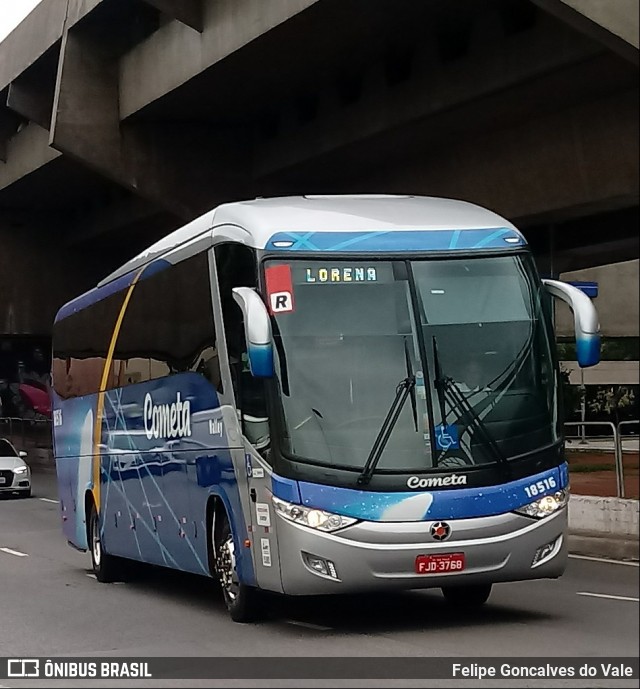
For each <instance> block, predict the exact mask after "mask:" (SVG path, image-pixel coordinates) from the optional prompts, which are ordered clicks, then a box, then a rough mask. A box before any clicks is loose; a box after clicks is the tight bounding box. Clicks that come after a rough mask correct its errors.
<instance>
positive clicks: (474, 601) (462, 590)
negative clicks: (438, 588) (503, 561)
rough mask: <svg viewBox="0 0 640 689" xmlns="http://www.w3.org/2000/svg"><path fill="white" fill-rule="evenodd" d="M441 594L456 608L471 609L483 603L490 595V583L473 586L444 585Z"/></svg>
mask: <svg viewBox="0 0 640 689" xmlns="http://www.w3.org/2000/svg"><path fill="white" fill-rule="evenodd" d="M442 594H443V596H444V597H445V600H446V601H447V603H449V605H453V606H455V607H456V608H459V609H460V610H462V609H465V608H466V609H468V610H472V609H474V608H479V607H481V606H482V605H484V604H485V603H486V602H487V600H488V599H489V596H490V595H491V584H475V585H473V586H444V587H443V588H442Z"/></svg>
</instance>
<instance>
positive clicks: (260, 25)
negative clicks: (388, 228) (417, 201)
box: [0, 0, 640, 335]
mask: <svg viewBox="0 0 640 689" xmlns="http://www.w3.org/2000/svg"><path fill="white" fill-rule="evenodd" d="M639 181H640V180H639V176H638V2H637V0H613V1H612V2H607V3H603V2H597V1H596V0H533V1H529V0H448V1H447V2H446V3H443V2H437V1H436V0H393V1H391V0H270V1H269V2H265V1H264V0H127V1H126V2H124V1H123V0H44V1H43V2H42V3H41V4H40V5H39V6H38V7H37V8H36V9H35V10H34V11H33V13H32V14H30V15H29V16H28V17H27V18H26V19H25V21H24V22H23V23H22V24H20V26H18V27H17V28H16V29H15V30H14V31H13V33H12V34H10V35H9V36H8V37H7V38H6V40H5V41H4V42H2V43H1V44H0V334H2V333H4V334H22V333H25V334H43V335H46V334H48V332H49V330H50V323H51V320H52V317H53V313H54V312H55V310H56V308H57V307H58V306H59V305H60V304H61V303H62V302H63V301H65V300H66V299H67V298H69V297H71V296H72V295H73V294H76V293H78V292H79V291H81V290H84V289H86V288H87V287H89V286H90V285H92V284H94V283H95V282H96V281H97V280H98V279H99V278H100V277H102V276H103V275H104V274H106V273H108V272H109V271H110V270H111V269H112V268H113V267H114V266H115V264H117V263H119V262H121V261H124V260H126V259H127V258H128V257H130V256H131V255H132V254H134V253H135V252H137V251H138V250H139V249H141V248H142V247H143V245H145V244H147V243H149V242H151V241H153V240H154V239H156V238H158V237H159V236H161V235H163V234H165V233H166V232H168V231H170V230H171V229H173V228H175V227H176V226H178V225H180V224H182V223H183V222H185V221H187V220H189V219H191V218H193V217H195V216H197V215H198V214H200V213H201V212H203V211H205V210H207V209H209V208H211V207H213V206H215V205H216V204H218V203H220V202H222V201H227V200H232V199H240V198H246V197H252V196H256V195H272V194H288V193H303V192H307V193H311V192H313V193H334V192H335V193H339V192H361V191H362V192H364V191H374V192H412V193H420V194H432V195H443V196H453V197H458V198H465V199H467V200H470V201H474V202H477V203H480V204H482V205H485V206H488V207H490V208H492V209H494V210H496V211H497V212H499V213H501V214H503V215H505V216H507V217H509V218H510V219H511V220H513V221H514V222H516V223H517V224H519V225H520V226H521V227H522V228H523V229H524V231H525V233H526V234H527V235H528V238H529V240H530V242H531V243H532V245H533V246H534V248H535V249H536V251H537V253H538V256H539V260H540V263H541V266H543V269H544V270H545V271H547V272H554V273H559V272H561V271H563V270H577V269H580V268H584V267H588V266H590V265H598V264H601V263H607V262H611V261H620V260H629V259H633V258H637V256H638V243H637V238H636V227H637V216H638V188H639Z"/></svg>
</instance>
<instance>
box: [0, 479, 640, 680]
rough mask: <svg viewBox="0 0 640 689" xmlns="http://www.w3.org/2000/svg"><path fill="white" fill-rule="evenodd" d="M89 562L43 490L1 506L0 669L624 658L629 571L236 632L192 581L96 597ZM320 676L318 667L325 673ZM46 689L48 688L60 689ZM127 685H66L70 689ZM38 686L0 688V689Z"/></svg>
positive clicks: (147, 577)
mask: <svg viewBox="0 0 640 689" xmlns="http://www.w3.org/2000/svg"><path fill="white" fill-rule="evenodd" d="M89 566H90V561H89V556H88V554H83V553H78V552H76V551H74V550H73V549H71V548H70V547H68V546H67V545H66V544H65V542H64V540H63V538H62V534H61V529H60V522H59V515H58V504H57V493H56V484H55V476H54V475H53V474H51V473H40V474H36V475H35V476H34V496H33V497H32V498H31V499H28V500H25V499H6V498H4V499H3V498H0V657H7V656H8V657H17V658H25V657H46V658H55V657H56V656H154V657H155V656H231V657H238V656H261V657H262V656H300V657H311V656H320V657H327V658H328V659H329V658H332V657H336V656H340V657H345V656H373V657H411V656H428V657H430V656H436V657H437V656H446V657H451V656H460V657H503V656H504V657H524V656H528V657H540V658H545V659H546V658H553V657H556V658H561V657H569V656H574V657H584V658H585V659H587V658H599V657H603V658H606V657H612V656H617V657H636V658H637V656H638V644H639V634H638V568H637V567H636V566H634V565H631V564H618V563H609V562H604V561H595V560H589V559H579V558H572V559H571V560H570V564H569V568H568V571H567V573H566V574H565V576H564V577H562V578H561V579H559V580H557V581H534V582H525V583H517V584H500V585H497V586H495V587H494V591H493V593H492V596H491V599H490V601H489V603H488V604H487V605H486V606H485V608H484V609H483V610H482V611H480V612H477V613H474V614H462V613H453V612H451V610H450V609H449V608H448V607H447V606H446V605H445V604H444V602H443V599H442V597H441V594H440V593H439V592H438V591H433V592H409V593H405V594H392V595H391V594H390V595H380V594H377V595H368V596H352V597H347V598H321V599H304V600H300V599H296V600H289V601H283V600H281V599H273V600H272V601H270V604H269V610H268V615H267V619H266V620H265V621H264V622H262V623H260V624H253V625H239V624H235V623H233V622H231V620H230V619H229V618H228V617H227V614H226V611H225V609H224V605H223V602H222V599H221V596H220V594H219V593H218V592H217V591H216V589H215V587H214V586H213V585H212V583H211V582H210V581H208V580H206V579H204V578H198V577H193V576H187V575H182V574H177V573H173V572H169V571H166V570H160V569H155V570H152V569H149V571H145V572H143V573H142V574H141V575H140V576H138V577H137V578H136V580H135V581H132V582H129V583H126V584H110V585H106V584H99V583H98V582H97V581H96V580H95V579H94V578H93V577H92V575H91V574H90V571H89ZM327 662H330V660H328V661H327ZM69 684H70V681H69V680H50V681H49V682H48V683H47V686H69ZM634 684H635V683H633V682H631V681H625V680H621V681H610V682H604V681H595V680H592V681H591V683H589V680H580V681H573V680H557V681H547V680H544V681H542V680H527V681H518V682H514V681H509V682H505V681H502V682H495V680H494V681H493V684H492V683H491V680H489V681H485V682H469V683H468V684H467V686H484V687H486V686H500V685H502V686H507V685H509V686H534V687H541V686H563V687H564V686H594V687H595V686H633V685H634ZM131 685H132V680H129V681H121V682H116V681H111V680H93V681H91V680H89V681H86V682H85V683H83V682H81V681H80V680H77V681H75V682H73V683H72V684H71V686H73V687H80V686H131ZM7 686H8V687H23V686H24V687H30V686H44V683H43V681H42V680H38V681H35V680H17V679H9V680H0V687H7ZM135 686H199V687H205V686H333V687H338V686H368V687H371V686H425V687H427V686H461V682H460V681H459V680H458V681H446V680H445V681H442V680H441V681H433V680H431V681H423V680H416V681H413V680H404V681H399V682H394V681H393V680H379V681H378V680H367V681H359V682H358V681H342V680H330V681H329V680H322V681H316V682H308V683H305V682H304V681H303V682H301V681H299V680H291V681H283V680H270V681H260V680H235V681H234V680H231V681H230V680H220V681H218V682H216V681H211V680H190V681H187V680H185V681H182V680H179V679H172V680H163V681H158V680H152V681H146V680H138V681H137V682H136V683H135Z"/></svg>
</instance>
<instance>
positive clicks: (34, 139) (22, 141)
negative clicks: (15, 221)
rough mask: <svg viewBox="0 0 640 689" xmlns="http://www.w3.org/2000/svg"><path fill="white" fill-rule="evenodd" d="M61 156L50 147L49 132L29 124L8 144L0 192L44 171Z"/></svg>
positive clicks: (0, 179)
mask: <svg viewBox="0 0 640 689" xmlns="http://www.w3.org/2000/svg"><path fill="white" fill-rule="evenodd" d="M59 156H60V153H59V152H58V151H55V150H54V149H53V148H50V147H49V132H47V130H46V129H42V127H39V126H38V125H37V124H33V123H31V124H29V125H27V126H26V127H25V128H24V129H21V130H20V131H19V132H18V133H17V134H15V135H14V136H13V137H12V138H11V139H10V141H9V142H8V144H7V156H6V157H7V162H6V163H5V164H4V165H0V190H1V189H4V188H6V187H8V186H10V185H12V184H14V183H15V182H17V181H19V180H20V179H22V178H23V177H25V176H26V175H29V174H31V173H32V172H36V171H37V170H40V169H42V168H43V167H45V165H47V163H50V162H51V161H52V160H55V159H56V158H58V157H59Z"/></svg>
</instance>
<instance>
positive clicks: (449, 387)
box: [432, 336, 510, 472]
mask: <svg viewBox="0 0 640 689" xmlns="http://www.w3.org/2000/svg"><path fill="white" fill-rule="evenodd" d="M432 340H433V364H434V369H435V375H436V378H435V380H434V385H435V388H436V391H437V393H438V399H439V401H440V412H441V419H442V420H441V424H442V428H443V429H444V428H445V427H446V425H447V417H446V413H445V406H444V402H445V400H446V399H448V401H449V404H450V405H451V408H452V409H456V408H458V409H461V410H462V412H463V413H464V414H466V415H467V416H468V417H470V420H471V421H472V424H471V425H472V426H473V427H474V428H475V429H476V430H477V431H478V432H479V433H480V435H481V436H482V438H483V440H484V442H485V443H486V446H487V447H488V448H489V449H490V450H491V453H492V454H493V456H494V458H495V459H496V461H497V462H498V464H501V465H502V466H503V468H504V469H505V471H506V472H510V466H509V461H508V460H507V458H506V457H505V455H504V453H503V452H502V450H501V449H500V447H499V446H498V444H497V443H496V441H495V440H494V438H493V436H492V435H491V433H490V432H489V429H488V428H487V426H486V424H485V422H484V421H483V420H482V418H481V417H480V415H479V414H478V412H477V411H476V410H475V408H474V407H473V406H472V405H471V404H469V401H468V400H467V398H466V397H465V396H464V394H463V393H462V391H461V390H460V387H459V386H458V384H457V383H456V382H455V380H453V378H449V377H448V376H446V375H444V372H443V370H442V366H441V365H440V357H439V355H438V343H437V341H436V338H435V336H434V337H433V338H432Z"/></svg>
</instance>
